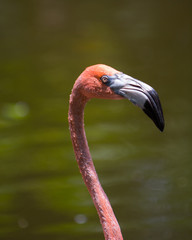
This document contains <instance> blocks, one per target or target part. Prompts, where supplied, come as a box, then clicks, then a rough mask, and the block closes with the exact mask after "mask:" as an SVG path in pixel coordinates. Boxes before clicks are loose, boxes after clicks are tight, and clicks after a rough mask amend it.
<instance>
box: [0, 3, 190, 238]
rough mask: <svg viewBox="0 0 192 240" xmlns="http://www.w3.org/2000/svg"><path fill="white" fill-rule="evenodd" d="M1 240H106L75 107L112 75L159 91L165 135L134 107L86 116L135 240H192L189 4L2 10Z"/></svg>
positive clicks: (111, 106) (125, 228)
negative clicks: (103, 73)
mask: <svg viewBox="0 0 192 240" xmlns="http://www.w3.org/2000/svg"><path fill="white" fill-rule="evenodd" d="M0 2H1V4H0V5H1V10H0V11H1V14H0V19H1V21H0V29H1V31H0V32H1V37H0V50H1V54H0V83H1V84H0V85H1V87H0V131H1V134H0V166H1V167H0V239H4V240H24V239H29V240H30V239H31V240H33V239H37V240H42V239H46V240H49V239H50V240H51V239H57V240H59V239H69V240H70V239H73V240H75V239H78V240H79V239H84V240H85V239H89V240H90V239H92V240H94V239H104V237H103V233H102V229H101V226H100V223H99V220H98V217H97V213H96V211H95V209H94V206H93V204H92V201H91V199H90V196H89V194H88V192H87V190H86V188H85V186H84V184H83V181H82V178H81V176H80V174H79V170H78V167H77V164H76V161H75V159H74V154H73V149H72V145H71V141H70V135H69V130H68V123H67V111H68V98H69V94H70V91H71V88H72V86H73V83H74V81H75V79H76V78H77V76H78V75H79V74H80V72H82V71H83V70H84V68H85V67H86V66H89V65H92V64H96V63H105V64H108V65H111V66H113V67H115V68H117V69H119V70H121V71H123V72H125V73H127V74H129V75H133V76H134V77H136V78H138V79H141V80H143V81H145V82H147V83H149V84H150V85H152V86H153V87H154V88H155V89H156V90H157V91H158V92H159V95H160V98H161V101H162V105H163V109H164V113H165V120H166V128H165V132H164V133H163V134H162V133H160V132H159V131H158V130H157V129H156V128H155V126H154V124H153V123H152V122H151V121H150V119H148V118H147V117H146V116H145V115H144V114H143V112H142V111H140V110H139V109H137V108H136V107H135V106H133V105H132V104H131V103H129V102H128V101H124V100H122V101H113V102H112V101H108V100H98V99H94V100H92V101H91V102H89V103H88V105H87V106H86V110H85V118H86V119H85V127H86V132H87V138H88V140H89V145H90V150H91V153H92V156H93V159H94V162H95V165H96V169H97V171H98V174H99V177H100V180H101V182H102V185H103V187H104V189H105V191H106V192H107V194H108V196H109V199H110V201H111V203H112V206H113V208H114V211H115V213H116V215H117V218H118V220H119V223H120V225H121V228H122V232H123V235H124V238H125V239H146V240H148V239H157V240H158V239H161V240H162V239H178V240H179V239H181V238H182V239H186V240H189V239H191V235H192V227H191V226H192V190H191V185H192V174H191V173H192V161H191V136H192V133H191V116H192V114H191V87H192V84H191V77H192V74H191V54H190V51H191V40H192V31H191V22H192V21H191V20H192V19H191V4H190V2H189V1H168V2H167V1H151V0H148V1H141V0H136V1H118V2H116V1H97V2H92V1H59V0H56V1H51V0H49V1H43V0H41V1H21V0H19V1H14V0H9V1H5V0H4V1H3V0H2V1H0Z"/></svg>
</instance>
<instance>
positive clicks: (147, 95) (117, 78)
mask: <svg viewBox="0 0 192 240" xmlns="http://www.w3.org/2000/svg"><path fill="white" fill-rule="evenodd" d="M105 84H106V85H107V86H109V87H110V88H111V89H112V90H113V91H114V92H115V93H116V94H118V95H121V96H122V97H124V98H127V99H129V100H130V101H131V102H132V103H133V104H135V105H137V106H138V107H140V108H141V109H142V110H143V111H144V112H145V113H146V114H147V115H148V117H150V118H151V119H152V121H153V122H154V123H155V125H156V126H157V128H159V130H160V131H163V129H164V117H163V111H162V107H161V103H160V100H159V96H158V94H157V92H156V91H155V90H154V89H153V88H152V87H151V86H149V85H148V84H146V83H144V82H141V81H139V80H137V79H134V78H132V77H131V76H128V75H126V74H124V73H117V74H115V75H113V76H108V81H107V82H106V83H105Z"/></svg>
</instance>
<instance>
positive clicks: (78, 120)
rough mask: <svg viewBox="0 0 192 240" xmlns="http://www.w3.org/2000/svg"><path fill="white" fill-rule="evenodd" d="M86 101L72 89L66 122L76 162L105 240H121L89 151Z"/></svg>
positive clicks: (116, 223)
mask: <svg viewBox="0 0 192 240" xmlns="http://www.w3.org/2000/svg"><path fill="white" fill-rule="evenodd" d="M87 101H88V99H87V98H86V97H85V96H84V95H82V94H81V93H80V92H79V91H78V89H73V91H72V94H71V96H70V104H69V116H68V120H69V127H70V132H71V139H72V143H73V148H74V152H75V156H76V160H77V163H78V165H79V169H80V172H81V174H82V177H83V180H84V182H85V184H86V186H87V188H88V191H89V193H90V195H91V197H92V199H93V202H94V205H95V207H96V209H97V212H98V215H99V218H100V222H101V224H102V228H103V232H104V236H105V240H123V237H122V234H121V229H120V227H119V224H118V222H117V219H116V217H115V214H114V212H113V209H112V207H111V204H110V202H109V200H108V198H107V196H106V194H105V192H104V190H103V188H102V186H101V184H100V182H99V179H98V176H97V173H96V171H95V167H94V164H93V161H92V158H91V154H90V151H89V147H88V143H87V139H86V135H85V130H84V107H85V104H86V102H87Z"/></svg>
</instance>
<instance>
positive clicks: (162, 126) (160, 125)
mask: <svg viewBox="0 0 192 240" xmlns="http://www.w3.org/2000/svg"><path fill="white" fill-rule="evenodd" d="M157 127H158V128H159V130H160V131H161V132H163V130H164V128H165V124H164V121H163V122H162V123H161V124H159V126H157Z"/></svg>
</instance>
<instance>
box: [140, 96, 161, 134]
mask: <svg viewBox="0 0 192 240" xmlns="http://www.w3.org/2000/svg"><path fill="white" fill-rule="evenodd" d="M143 111H144V112H145V113H146V114H147V116H148V117H150V118H151V120H152V121H153V122H154V123H155V125H156V127H157V128H158V129H159V130H160V131H161V132H163V130H164V127H165V122H164V117H163V111H162V108H161V105H160V102H159V105H158V108H157V107H156V106H152V105H151V104H150V103H149V102H148V101H147V102H146V103H145V105H144V109H143Z"/></svg>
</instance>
